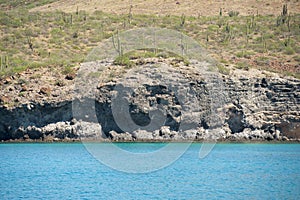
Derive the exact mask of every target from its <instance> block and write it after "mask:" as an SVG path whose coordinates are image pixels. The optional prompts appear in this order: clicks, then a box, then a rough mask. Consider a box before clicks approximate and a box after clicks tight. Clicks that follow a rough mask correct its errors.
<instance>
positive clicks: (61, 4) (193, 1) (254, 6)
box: [31, 0, 300, 16]
mask: <svg viewBox="0 0 300 200" xmlns="http://www.w3.org/2000/svg"><path fill="white" fill-rule="evenodd" d="M284 3H287V4H288V9H289V12H290V13H300V1H299V0H85V1H83V0H73V1H70V0H60V1H57V2H54V3H51V4H47V5H44V6H41V7H36V8H34V9H32V10H31V11H55V10H63V11H65V12H75V11H76V10H77V7H78V10H85V11H88V12H94V11H96V10H101V11H104V12H108V13H115V14H127V13H129V10H130V7H131V6H132V13H133V14H158V15H182V14H185V15H191V16H212V15H219V10H220V8H222V10H223V14H224V15H227V13H228V12H229V11H238V12H239V13H240V15H252V14H257V13H258V14H261V15H270V14H274V15H279V14H280V13H281V11H282V5H283V4H284Z"/></svg>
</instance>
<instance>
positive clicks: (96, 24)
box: [0, 0, 300, 77]
mask: <svg viewBox="0 0 300 200" xmlns="http://www.w3.org/2000/svg"><path fill="white" fill-rule="evenodd" d="M51 2H54V3H51ZM70 2H71V3H70ZM132 2H134V3H132ZM228 2H229V0H227V1H222V2H221V1H218V2H214V1H202V0H201V1H200V0H199V1H191V0H190V1H184V2H183V1H182V2H181V1H170V0H165V1H156V0H151V1H144V0H139V1H128V0H123V1H118V2H116V1H107V0H105V1H101V3H97V1H94V0H91V1H80V0H75V1H55V0H43V1H39V2H38V3H36V2H35V1H33V0H27V1H26V3H25V1H18V0H13V1H9V2H8V1H3V0H0V7H1V11H0V26H1V30H0V35H1V38H0V58H1V60H0V64H1V66H0V67H1V68H0V75H1V76H4V75H10V74H13V73H18V72H20V71H23V70H25V69H26V68H36V67H55V68H59V69H61V71H62V72H63V71H64V70H65V69H66V68H67V69H70V68H72V67H73V66H76V65H78V63H80V62H83V61H84V58H85V56H86V55H87V54H88V52H90V51H91V50H92V49H93V48H94V47H96V46H97V45H98V44H100V43H101V41H102V40H103V39H105V38H109V37H111V36H112V35H113V34H115V33H116V32H117V31H123V30H128V29H133V28H136V27H148V26H154V27H161V28H169V29H174V30H178V31H180V32H183V33H185V34H186V35H188V36H190V37H193V38H194V39H196V40H197V41H198V42H199V43H200V44H202V45H203V46H204V47H205V48H207V49H208V51H209V52H211V54H212V55H213V56H214V57H215V58H216V59H217V60H219V61H220V63H222V64H223V65H222V68H221V69H222V70H223V71H226V65H231V64H232V65H234V66H235V67H237V68H244V69H248V68H249V67H257V68H263V69H268V70H272V71H277V72H280V73H284V74H288V75H294V76H296V77H299V73H300V65H299V63H300V13H299V10H300V3H299V1H298V0H291V1H289V2H288V3H287V10H285V9H284V5H285V2H284V1H281V0H278V1H274V0H267V1H260V0H249V1H242V0H235V1H234V3H230V4H229V3H228ZM230 2H232V1H230ZM48 3H50V4H48ZM40 6H41V7H40ZM130 8H131V9H130ZM220 8H222V9H221V10H220ZM62 10H63V11H62ZM40 11H42V12H40ZM220 11H221V12H220ZM285 11H286V12H287V13H285ZM229 15H230V16H229Z"/></svg>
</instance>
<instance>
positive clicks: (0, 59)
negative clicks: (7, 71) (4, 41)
mask: <svg viewBox="0 0 300 200" xmlns="http://www.w3.org/2000/svg"><path fill="white" fill-rule="evenodd" d="M2 70H3V65H2V56H0V71H2Z"/></svg>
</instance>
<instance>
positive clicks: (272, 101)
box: [0, 64, 300, 141]
mask: <svg viewBox="0 0 300 200" xmlns="http://www.w3.org/2000/svg"><path fill="white" fill-rule="evenodd" d="M195 66H197V64H195ZM159 69H160V68H158V67H157V68H154V67H153V66H150V67H149V66H148V68H147V65H145V66H144V68H143V70H142V71H140V72H139V73H140V74H133V75H132V74H130V75H128V81H127V79H126V81H125V82H124V80H123V79H119V80H118V79H116V80H113V81H110V82H105V83H102V84H100V85H99V86H98V87H97V92H96V101H95V100H93V99H92V100H91V99H87V101H92V102H91V103H92V104H93V105H94V106H95V110H96V115H97V118H96V119H97V120H98V122H99V123H100V124H101V128H102V129H99V128H97V127H96V126H99V124H97V122H96V121H92V120H90V118H89V116H90V115H92V114H93V113H88V112H86V113H84V112H85V109H82V110H83V113H81V115H82V116H85V118H82V119H80V120H81V121H76V120H74V117H75V116H74V115H73V113H72V103H74V102H72V101H71V100H70V98H68V100H66V101H63V100H62V99H63V98H62V97H60V98H59V99H60V100H59V101H49V102H41V101H39V102H38V103H27V104H23V105H20V106H18V107H13V108H7V107H5V106H3V105H2V106H1V107H0V140H4V141H6V140H15V139H20V140H36V139H41V140H45V141H49V140H50V141H51V140H64V139H85V138H87V139H88V138H91V139H92V138H95V137H97V138H99V137H100V138H103V140H106V139H109V140H113V141H135V140H144V141H148V140H154V141H161V140H234V141H236V140H237V141H240V140H246V141H251V140H255V141H257V140H289V139H293V138H294V139H296V138H300V81H299V80H297V79H292V78H280V77H278V76H277V77H276V76H267V75H262V74H254V75H251V74H247V75H245V74H238V73H233V74H230V75H220V74H218V75H214V76H211V77H209V78H207V77H203V74H199V73H197V72H194V71H193V67H192V66H189V67H187V66H184V65H180V67H178V68H173V69H169V68H168V71H167V72H168V74H169V75H170V79H172V80H176V81H175V82H171V80H169V79H168V78H164V79H163V78H162V77H159V74H158V73H157V71H155V70H159ZM259 73H260V72H259ZM136 75H138V76H139V77H140V76H149V77H150V78H149V79H146V78H145V77H142V80H145V81H143V82H140V83H138V84H137V87H134V88H133V89H132V90H130V92H129V95H128V96H126V98H125V99H126V102H127V107H124V108H125V109H127V112H128V113H129V115H130V119H131V120H132V121H133V122H134V124H136V125H137V126H138V128H135V129H132V131H127V130H123V128H122V127H120V126H119V124H118V123H117V122H116V120H115V116H114V115H113V111H112V106H113V98H114V97H115V95H117V94H118V92H119V93H121V92H122V91H126V88H128V87H129V86H128V85H127V83H128V82H129V83H130V80H131V81H132V82H137V81H138V79H136V78H135V77H136ZM149 80H150V81H149ZM153 80H154V81H153ZM160 80H163V81H160ZM218 81H221V82H222V84H221V86H222V87H220V85H218V84H219V83H218ZM176 84H177V85H176ZM174 85H176V91H175V90H174V87H172V86H174ZM180 86H183V87H182V88H181V87H180ZM27 90H28V91H30V89H28V88H27ZM29 96H30V95H29ZM47 98H49V97H47ZM51 98H52V97H51ZM2 99H4V100H2V101H1V102H4V101H8V100H6V99H5V98H2ZM185 100H187V101H185ZM76 101H77V100H76ZM94 101H95V102H94ZM219 101H223V102H219ZM1 102H0V103H1ZM78 102H79V101H78ZM75 105H76V103H75ZM73 106H74V104H73ZM120 108H121V107H120ZM157 111H159V112H161V113H163V115H164V120H163V121H161V122H160V123H158V122H157V123H158V126H157V127H156V128H155V129H151V127H150V128H149V127H148V128H147V126H148V125H149V124H150V123H151V121H152V120H153V119H152V118H153V116H155V115H153V113H155V112H157ZM117 114H118V113H117ZM221 115H224V116H223V117H220V118H219V116H221ZM75 118H76V117H75ZM99 130H101V131H100V132H99ZM102 131H103V133H102Z"/></svg>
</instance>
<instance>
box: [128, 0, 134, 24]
mask: <svg viewBox="0 0 300 200" xmlns="http://www.w3.org/2000/svg"><path fill="white" fill-rule="evenodd" d="M132 8H133V6H132V5H130V7H129V13H128V23H129V24H131V20H132Z"/></svg>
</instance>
